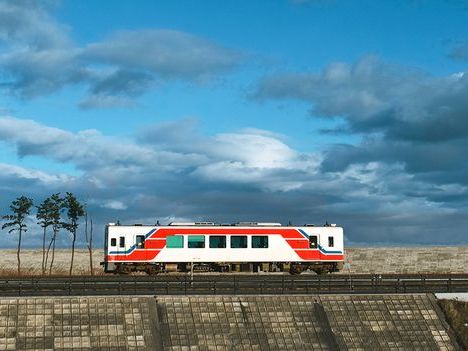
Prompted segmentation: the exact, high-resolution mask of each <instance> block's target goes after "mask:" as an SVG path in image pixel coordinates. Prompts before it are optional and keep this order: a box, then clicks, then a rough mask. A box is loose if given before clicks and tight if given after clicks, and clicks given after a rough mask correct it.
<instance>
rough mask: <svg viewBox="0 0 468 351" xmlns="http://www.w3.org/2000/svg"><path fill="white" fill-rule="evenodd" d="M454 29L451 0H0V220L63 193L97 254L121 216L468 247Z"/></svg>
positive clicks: (466, 126) (464, 96) (460, 57)
mask: <svg viewBox="0 0 468 351" xmlns="http://www.w3.org/2000/svg"><path fill="white" fill-rule="evenodd" d="M467 23H468V2H466V1H462V0H459V1H457V0H434V1H429V0H426V1H424V0H406V1H404V0H392V1H390V0H388V1H384V0H382V1H366V0H360V1H353V0H350V1H338V0H310V1H307V0H277V1H255V0H249V1H223V2H222V3H220V2H219V1H208V0H207V1H196V2H195V1H145V0H138V1H130V0H128V1H126V0H122V1H108V0H102V1H71V0H63V1H57V0H45V1H40V2H39V1H31V0H15V1H6V0H0V212H1V213H2V214H4V213H8V206H9V204H10V202H11V201H12V200H13V199H14V198H16V197H18V196H20V195H26V196H28V197H31V198H32V199H33V200H34V201H35V203H36V204H39V203H40V202H41V201H43V200H44V199H45V198H46V197H47V196H49V195H51V194H53V193H57V192H60V193H62V194H64V193H65V192H67V191H71V192H73V193H75V194H76V195H77V196H78V198H79V199H80V200H81V201H82V202H83V203H86V206H87V209H88V212H89V214H90V216H92V217H93V219H94V222H95V225H96V228H95V233H97V234H95V236H96V241H97V245H101V243H102V236H103V231H104V230H103V228H104V225H105V223H107V222H115V221H117V220H119V221H120V222H121V223H130V224H132V223H145V224H152V223H156V221H157V220H159V221H160V222H161V223H168V222H171V221H214V222H220V223H231V222H238V221H268V222H272V221H273V222H282V223H284V224H287V223H288V222H291V223H293V224H296V225H302V224H304V223H315V224H323V223H325V222H329V223H337V224H339V225H342V226H343V227H344V229H345V238H346V242H347V244H348V245H355V246H359V245H361V246H362V245H371V246H372V245H374V246H378V245H404V246H406V245H466V244H468V235H467V234H468V233H467V228H468V216H467V214H468V157H467V151H466V150H468V74H466V73H465V72H466V71H467V64H468V26H467V25H466V24H467ZM28 221H29V227H30V229H29V231H28V233H27V238H26V239H25V240H24V245H25V247H34V246H37V245H39V244H40V240H41V233H40V229H39V228H38V227H37V226H36V225H35V218H34V215H31V217H30V218H29V219H28ZM1 234H2V235H1V236H0V246H1V247H13V246H15V244H16V240H17V238H16V236H15V235H14V234H7V233H6V231H3V232H2V233H1ZM60 240H61V244H62V245H67V243H68V242H69V237H67V234H66V233H63V234H62V235H61V239H60ZM80 240H81V243H82V240H83V238H81V239H80Z"/></svg>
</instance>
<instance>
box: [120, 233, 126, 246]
mask: <svg viewBox="0 0 468 351" xmlns="http://www.w3.org/2000/svg"><path fill="white" fill-rule="evenodd" d="M119 246H120V247H125V237H124V236H121V237H120V240H119Z"/></svg>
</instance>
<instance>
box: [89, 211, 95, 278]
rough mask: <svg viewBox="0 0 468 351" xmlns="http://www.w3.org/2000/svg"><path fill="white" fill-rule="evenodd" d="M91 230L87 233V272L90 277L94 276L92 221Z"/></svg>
mask: <svg viewBox="0 0 468 351" xmlns="http://www.w3.org/2000/svg"><path fill="white" fill-rule="evenodd" d="M90 225H91V228H90V231H89V244H88V250H89V270H90V271H91V275H94V267H93V220H92V219H91V223H90Z"/></svg>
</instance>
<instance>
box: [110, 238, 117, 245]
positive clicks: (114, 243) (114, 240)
mask: <svg viewBox="0 0 468 351" xmlns="http://www.w3.org/2000/svg"><path fill="white" fill-rule="evenodd" d="M111 246H117V239H116V238H112V239H111Z"/></svg>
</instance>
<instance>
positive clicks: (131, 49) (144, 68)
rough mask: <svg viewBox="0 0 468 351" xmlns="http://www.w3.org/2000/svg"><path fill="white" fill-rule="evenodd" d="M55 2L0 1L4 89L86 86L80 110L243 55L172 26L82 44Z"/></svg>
mask: <svg viewBox="0 0 468 351" xmlns="http://www.w3.org/2000/svg"><path fill="white" fill-rule="evenodd" d="M68 32H69V31H68V28H66V27H65V26H64V25H62V24H60V23H58V22H57V21H55V20H54V18H53V17H52V16H51V5H49V6H48V3H47V2H44V3H38V2H36V1H27V0H24V1H14V2H13V1H11V2H9V1H3V2H0V89H1V88H3V90H5V91H8V92H9V93H11V94H13V95H16V96H19V97H22V98H25V99H29V98H33V97H36V96H41V95H47V94H51V93H53V92H56V91H58V90H60V89H62V88H63V87H65V86H68V85H77V84H81V85H84V86H87V87H88V90H89V94H88V96H86V97H84V98H83V100H82V101H81V102H80V106H81V107H82V108H106V107H122V106H131V105H133V104H134V103H135V102H134V101H135V98H136V97H138V96H140V95H142V94H143V93H145V92H146V91H148V90H149V89H151V88H152V87H154V86H155V85H156V82H157V83H164V82H168V81H171V80H182V81H190V82H201V81H206V80H208V79H211V78H213V77H216V76H217V75H218V74H220V73H222V72H225V71H227V70H229V69H231V68H233V67H234V66H236V65H237V64H239V63H240V62H241V61H242V55H241V54H240V53H239V52H237V51H235V50H232V49H228V48H225V47H223V46H221V45H219V44H217V43H215V42H212V41H210V40H208V39H205V38H201V37H198V36H195V35H192V34H189V33H184V32H180V31H175V30H166V29H142V30H134V31H118V32H116V33H113V34H111V35H110V36H109V37H108V38H106V39H104V40H103V41H99V42H94V43H88V44H86V45H84V46H78V45H76V44H75V43H74V42H73V40H72V39H71V38H70V37H69V33H68Z"/></svg>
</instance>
